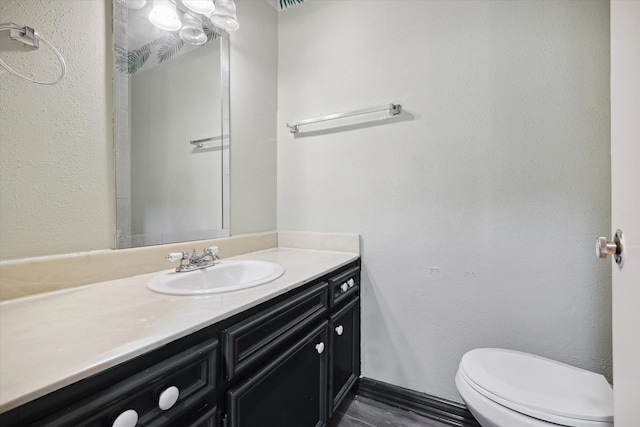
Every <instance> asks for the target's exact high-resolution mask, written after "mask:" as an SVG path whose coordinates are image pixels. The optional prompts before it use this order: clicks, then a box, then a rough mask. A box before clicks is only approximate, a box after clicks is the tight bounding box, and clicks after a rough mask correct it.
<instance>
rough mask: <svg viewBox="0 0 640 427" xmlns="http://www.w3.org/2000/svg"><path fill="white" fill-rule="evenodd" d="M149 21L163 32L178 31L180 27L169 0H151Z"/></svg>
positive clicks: (173, 7)
mask: <svg viewBox="0 0 640 427" xmlns="http://www.w3.org/2000/svg"><path fill="white" fill-rule="evenodd" d="M149 21H151V23H152V24H153V25H155V26H156V27H158V28H160V29H161V30H165V31H178V30H179V29H180V27H181V26H182V23H181V22H180V18H179V17H178V14H177V13H176V5H175V4H173V3H171V2H170V1H169V0H153V9H151V12H150V13H149Z"/></svg>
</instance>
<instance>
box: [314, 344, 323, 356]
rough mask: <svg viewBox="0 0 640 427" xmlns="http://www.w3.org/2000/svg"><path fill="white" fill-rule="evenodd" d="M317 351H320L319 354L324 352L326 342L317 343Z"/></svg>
mask: <svg viewBox="0 0 640 427" xmlns="http://www.w3.org/2000/svg"><path fill="white" fill-rule="evenodd" d="M316 351H317V352H318V354H322V352H323V351H324V343H323V342H321V343H320V344H316Z"/></svg>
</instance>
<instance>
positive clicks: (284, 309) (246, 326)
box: [222, 282, 328, 380]
mask: <svg viewBox="0 0 640 427" xmlns="http://www.w3.org/2000/svg"><path fill="white" fill-rule="evenodd" d="M327 299H328V287H327V283H326V282H322V283H319V284H317V285H315V286H313V287H312V288H311V289H308V290H306V291H304V292H302V293H300V294H298V295H295V296H293V297H291V298H288V299H286V300H284V301H282V302H281V303H279V304H277V305H275V306H273V307H272V308H270V309H268V310H266V311H264V312H261V313H258V314H256V315H255V316H252V317H249V318H248V319H245V320H243V321H240V322H239V323H237V324H235V325H234V326H232V327H230V328H227V329H225V330H224V331H223V332H222V340H223V344H224V347H223V348H224V350H223V351H224V358H225V370H226V372H225V373H226V377H227V379H228V380H231V379H233V378H235V377H236V376H237V375H239V374H241V373H243V372H245V371H246V370H247V369H249V368H251V367H252V366H255V365H256V364H257V363H259V362H260V361H263V360H265V359H266V358H267V357H269V356H271V355H273V354H274V353H275V352H276V351H277V350H278V349H279V348H280V347H281V346H282V345H283V344H284V343H285V342H287V341H288V340H290V339H291V338H293V337H294V336H295V335H296V334H298V333H299V332H300V331H302V330H303V329H305V328H306V327H307V326H309V325H311V324H312V323H313V322H315V321H316V320H317V319H319V318H320V317H321V316H323V315H325V313H326V312H327V309H328V308H327Z"/></svg>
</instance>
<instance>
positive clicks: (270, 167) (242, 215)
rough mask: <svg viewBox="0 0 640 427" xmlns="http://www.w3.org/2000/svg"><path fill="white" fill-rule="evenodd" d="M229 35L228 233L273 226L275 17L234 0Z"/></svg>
mask: <svg viewBox="0 0 640 427" xmlns="http://www.w3.org/2000/svg"><path fill="white" fill-rule="evenodd" d="M236 6H237V13H238V21H239V22H240V28H239V29H238V30H237V31H234V32H233V33H231V37H230V43H231V64H230V70H231V79H230V80H231V82H230V84H231V150H230V157H231V158H230V162H231V166H230V167H231V232H232V234H235V235H237V234H245V233H252V232H260V231H273V230H275V229H276V124H277V123H276V114H277V95H278V93H277V82H278V76H277V73H278V21H277V19H278V17H277V12H276V11H275V9H273V7H271V6H269V4H268V3H267V2H265V1H264V0H237V1H236Z"/></svg>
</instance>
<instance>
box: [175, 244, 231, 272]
mask: <svg viewBox="0 0 640 427" xmlns="http://www.w3.org/2000/svg"><path fill="white" fill-rule="evenodd" d="M165 259H167V260H169V261H178V260H179V261H180V265H179V266H178V267H177V268H176V272H178V273H183V272H185V271H193V270H199V269H201V268H207V267H212V266H214V265H215V263H216V261H219V260H220V257H219V256H218V247H217V246H212V247H210V248H205V249H204V251H202V255H200V256H198V254H197V253H196V250H195V249H194V250H193V253H192V254H191V257H189V253H188V252H172V253H170V254H169V255H167V256H166V257H165Z"/></svg>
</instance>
